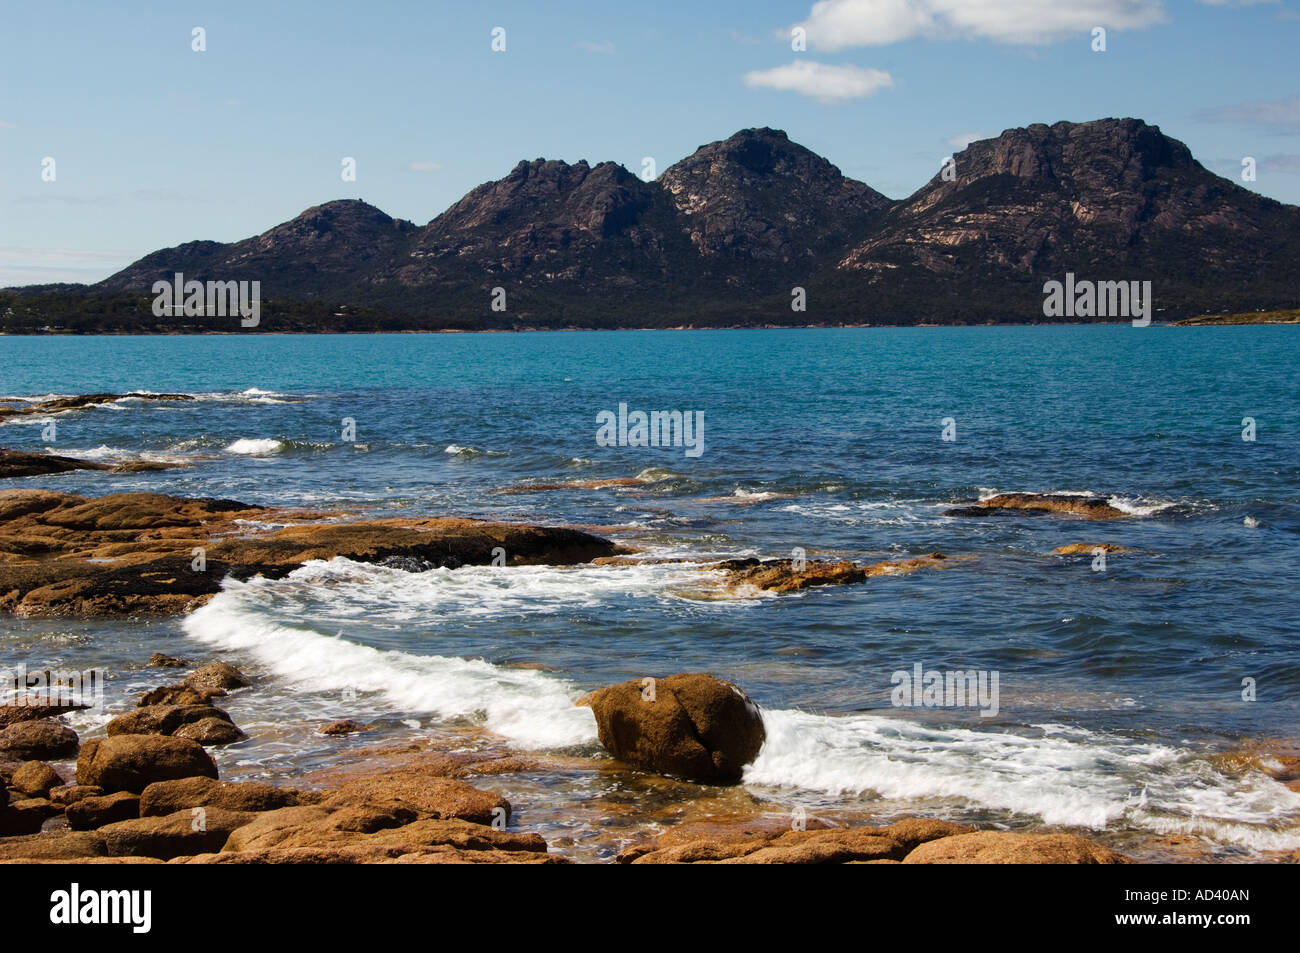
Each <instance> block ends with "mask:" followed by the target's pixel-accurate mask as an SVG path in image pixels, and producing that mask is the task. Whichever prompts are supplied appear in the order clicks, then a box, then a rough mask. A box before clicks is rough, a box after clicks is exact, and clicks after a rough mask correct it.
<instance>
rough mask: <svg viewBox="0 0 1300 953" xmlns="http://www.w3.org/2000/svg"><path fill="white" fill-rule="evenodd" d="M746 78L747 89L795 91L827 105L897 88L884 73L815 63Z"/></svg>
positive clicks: (803, 62) (799, 62) (757, 72)
mask: <svg viewBox="0 0 1300 953" xmlns="http://www.w3.org/2000/svg"><path fill="white" fill-rule="evenodd" d="M742 78H743V79H744V82H745V85H746V86H756V87H763V88H767V89H787V90H792V91H793V92H796V93H802V94H803V95H804V96H811V97H812V98H813V99H816V100H820V101H821V102H827V103H831V102H843V101H844V100H848V99H859V98H861V97H863V96H870V95H872V94H873V93H876V92H878V91H880V90H882V89H884V88H885V87H888V86H893V85H894V78H893V77H892V76H890V75H889V74H888V73H886V72H885V71H884V70H878V69H864V68H863V67H860V66H828V65H827V64H825V63H818V62H816V61H814V60H795V61H794V62H793V63H790V64H789V65H788V66H777V67H774V68H772V69H764V70H752V71H751V72H748V73H746V74H745V75H744V77H742Z"/></svg>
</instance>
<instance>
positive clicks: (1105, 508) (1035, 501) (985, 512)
mask: <svg viewBox="0 0 1300 953" xmlns="http://www.w3.org/2000/svg"><path fill="white" fill-rule="evenodd" d="M1010 510H1024V511H1028V512H1031V513H1068V514H1070V515H1072V516H1082V517H1083V518H1084V519H1090V520H1119V519H1127V518H1129V515H1130V514H1128V513H1125V512H1124V511H1123V510H1120V509H1117V508H1115V507H1114V506H1111V504H1110V501H1109V500H1108V499H1107V498H1106V497H1104V496H1074V495H1072V494H1066V493H999V494H998V495H996V496H991V497H989V498H988V499H987V500H980V501H979V502H978V503H973V504H971V505H969V506H958V507H954V508H953V509H949V510H944V513H943V515H944V516H993V515H995V514H998V513H1001V512H1005V511H1010Z"/></svg>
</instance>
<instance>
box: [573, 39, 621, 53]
mask: <svg viewBox="0 0 1300 953" xmlns="http://www.w3.org/2000/svg"><path fill="white" fill-rule="evenodd" d="M573 45H574V46H576V47H577V48H578V49H580V50H586V51H587V52H588V53H605V54H612V53H613V52H614V44H613V42H612V41H610V40H602V41H601V42H599V43H593V42H591V41H590V40H579V41H578V42H577V43H575V44H573Z"/></svg>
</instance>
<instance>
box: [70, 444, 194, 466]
mask: <svg viewBox="0 0 1300 953" xmlns="http://www.w3.org/2000/svg"><path fill="white" fill-rule="evenodd" d="M47 449H48V450H49V451H50V452H51V453H57V454H59V455H60V456H64V457H72V458H73V459H75V460H94V461H96V462H99V461H107V462H110V463H123V462H126V461H133V460H143V461H145V462H146V463H174V464H182V463H188V462H189V461H190V459H191V458H189V457H184V456H180V455H178V454H175V453H157V452H154V451H149V450H142V451H139V452H136V451H134V450H127V449H125V448H123V447H110V446H108V445H107V444H100V445H99V446H98V447H91V448H89V449H87V450H67V449H64V448H62V447H58V448H56V447H49V448H47Z"/></svg>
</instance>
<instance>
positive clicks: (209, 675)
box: [185, 662, 253, 689]
mask: <svg viewBox="0 0 1300 953" xmlns="http://www.w3.org/2000/svg"><path fill="white" fill-rule="evenodd" d="M185 684H186V685H189V686H190V687H191V688H220V689H232V688H247V687H248V686H250V685H252V684H253V680H252V679H251V678H249V677H248V676H247V675H245V674H244V673H243V672H241V671H240V670H239V669H237V668H235V667H234V666H233V665H227V664H226V663H225V662H209V663H208V664H207V665H204V666H201V667H200V668H196V669H195V670H194V671H193V672H191V673H190V674H189V676H188V677H187V678H186V679H185Z"/></svg>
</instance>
